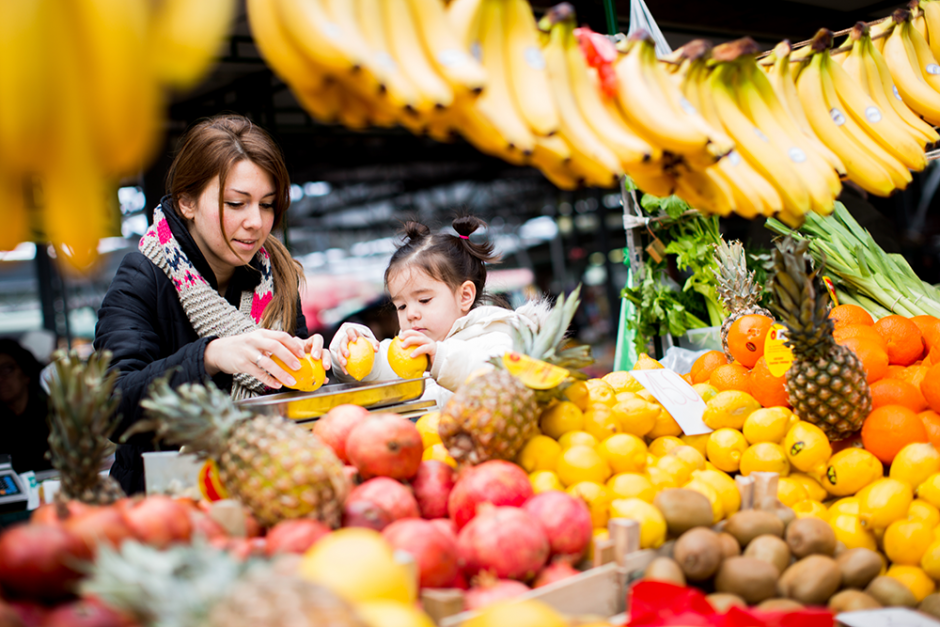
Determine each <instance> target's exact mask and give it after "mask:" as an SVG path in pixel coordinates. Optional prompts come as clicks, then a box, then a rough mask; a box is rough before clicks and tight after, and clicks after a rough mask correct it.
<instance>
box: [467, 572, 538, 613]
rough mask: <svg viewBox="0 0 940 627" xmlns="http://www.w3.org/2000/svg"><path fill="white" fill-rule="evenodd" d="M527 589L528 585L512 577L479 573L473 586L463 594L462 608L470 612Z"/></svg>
mask: <svg viewBox="0 0 940 627" xmlns="http://www.w3.org/2000/svg"><path fill="white" fill-rule="evenodd" d="M528 591H529V586H527V585H525V584H524V583H522V582H521V581H513V580H512V579H496V578H495V577H493V576H492V575H486V574H481V575H480V576H479V577H477V578H476V581H475V582H474V586H473V587H472V588H470V589H469V590H467V592H466V593H465V594H464V596H463V609H464V610H465V611H468V612H471V611H474V610H479V609H483V608H484V607H486V606H487V605H491V604H493V603H496V602H497V601H505V600H507V599H513V598H515V597H518V596H520V595H523V594H525V593H526V592H528Z"/></svg>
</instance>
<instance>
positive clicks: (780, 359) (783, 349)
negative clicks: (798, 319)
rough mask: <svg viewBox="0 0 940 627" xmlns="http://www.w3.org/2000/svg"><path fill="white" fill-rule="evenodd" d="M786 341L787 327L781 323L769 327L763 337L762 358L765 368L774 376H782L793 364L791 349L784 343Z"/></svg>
mask: <svg viewBox="0 0 940 627" xmlns="http://www.w3.org/2000/svg"><path fill="white" fill-rule="evenodd" d="M786 341H787V328H786V327H785V326H783V325H782V324H775V325H774V326H772V327H770V331H768V332H767V337H766V338H765V339H764V359H765V360H766V361H767V369H768V370H770V374H772V375H773V376H775V377H782V376H783V375H785V374H786V373H787V370H789V369H790V366H792V365H793V351H792V350H790V347H789V346H787V345H786V344H785V343H786Z"/></svg>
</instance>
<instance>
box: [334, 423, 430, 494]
mask: <svg viewBox="0 0 940 627" xmlns="http://www.w3.org/2000/svg"><path fill="white" fill-rule="evenodd" d="M423 453H424V446H423V443H422V441H421V434H420V433H418V428H417V427H415V425H414V423H413V422H411V421H410V420H408V419H407V418H402V417H401V416H398V415H395V414H376V415H374V416H370V417H369V418H367V419H366V420H364V421H362V422H361V423H360V424H359V425H357V426H356V427H355V428H354V429H353V430H352V431H351V432H350V434H349V438H348V439H347V440H346V455H347V456H348V457H349V462H350V463H351V464H352V465H353V466H355V467H356V468H358V469H359V474H360V475H362V478H363V479H371V478H372V477H391V478H392V479H409V478H411V477H414V476H415V473H416V472H418V466H419V465H420V464H421V455H422V454H423Z"/></svg>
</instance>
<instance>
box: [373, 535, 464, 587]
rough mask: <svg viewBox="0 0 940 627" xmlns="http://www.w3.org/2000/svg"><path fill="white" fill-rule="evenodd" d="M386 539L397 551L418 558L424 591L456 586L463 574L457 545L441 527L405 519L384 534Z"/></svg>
mask: <svg viewBox="0 0 940 627" xmlns="http://www.w3.org/2000/svg"><path fill="white" fill-rule="evenodd" d="M382 537H384V538H385V539H386V540H387V541H388V543H389V544H391V545H392V547H393V548H395V549H398V550H400V551H406V552H408V553H411V554H412V555H413V556H414V558H415V563H416V564H417V565H418V574H419V582H420V585H421V587H422V588H446V587H449V586H452V585H453V584H454V580H455V579H456V577H457V573H458V572H459V569H458V567H457V541H456V540H455V539H454V538H453V537H451V536H449V535H447V533H445V532H444V531H441V530H440V529H439V528H438V527H437V525H433V524H431V522H430V521H427V520H424V519H421V518H403V519H402V520H396V521H395V522H393V523H392V524H390V525H389V526H388V527H386V528H385V529H384V530H382Z"/></svg>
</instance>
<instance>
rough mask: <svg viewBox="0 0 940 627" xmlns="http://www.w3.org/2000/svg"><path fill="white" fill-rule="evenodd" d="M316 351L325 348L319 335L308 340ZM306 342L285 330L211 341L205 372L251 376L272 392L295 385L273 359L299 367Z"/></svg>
mask: <svg viewBox="0 0 940 627" xmlns="http://www.w3.org/2000/svg"><path fill="white" fill-rule="evenodd" d="M318 339H319V346H317V350H321V351H322V348H323V338H322V337H320V336H319V335H315V336H314V337H312V338H310V339H309V340H307V343H309V345H310V346H316V343H317V340H318ZM307 343H305V342H304V341H303V340H301V339H300V338H297V337H294V336H292V335H290V334H288V333H284V332H283V331H271V330H269V329H258V330H256V331H252V332H251V333H245V334H243V335H235V336H232V337H220V338H218V339H215V340H212V341H211V342H209V344H208V346H206V352H205V356H204V360H205V364H206V372H208V373H209V375H210V376H211V375H215V374H217V373H219V372H224V373H226V374H238V373H243V374H249V375H251V376H253V377H254V378H256V379H258V381H261V383H263V384H264V385H266V386H268V387H269V388H272V389H275V390H277V389H280V388H281V386H282V385H288V386H291V385H296V384H297V381H296V380H295V379H294V377H293V376H291V374H290V373H289V372H287V371H286V370H284V369H283V368H281V367H280V366H278V365H277V364H276V363H275V362H274V360H273V359H271V357H272V356H276V357H277V358H278V359H280V360H281V361H282V362H284V364H285V365H286V366H287V367H288V368H291V369H294V370H297V369H298V368H300V358H301V357H303V356H304V353H305V352H306V350H305V349H306V347H307ZM328 363H329V358H328V357H324V364H323V366H324V368H328V367H329V366H328V365H327V364H328Z"/></svg>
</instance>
